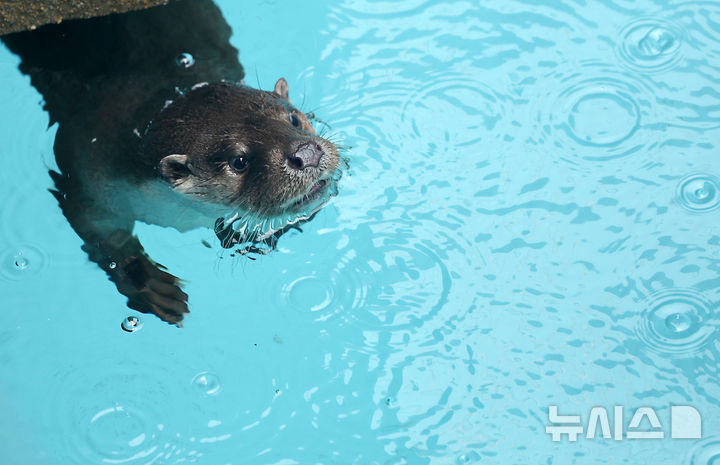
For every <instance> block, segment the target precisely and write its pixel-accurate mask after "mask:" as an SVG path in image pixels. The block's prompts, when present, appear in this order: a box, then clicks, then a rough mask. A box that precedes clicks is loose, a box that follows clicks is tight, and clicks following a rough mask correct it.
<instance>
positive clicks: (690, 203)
mask: <svg viewBox="0 0 720 465" xmlns="http://www.w3.org/2000/svg"><path fill="white" fill-rule="evenodd" d="M676 197H677V200H678V202H679V203H680V205H681V206H682V207H683V208H685V209H686V210H689V211H691V212H695V213H704V212H708V211H711V210H715V209H716V208H718V207H719V206H720V178H717V177H715V176H712V175H709V174H703V173H697V174H691V175H689V176H686V177H685V178H683V179H682V180H681V181H680V182H679V183H678V187H677V193H676Z"/></svg>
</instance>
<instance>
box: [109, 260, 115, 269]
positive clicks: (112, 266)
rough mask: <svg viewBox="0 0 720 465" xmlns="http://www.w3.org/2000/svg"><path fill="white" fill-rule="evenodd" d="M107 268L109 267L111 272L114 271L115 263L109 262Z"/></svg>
mask: <svg viewBox="0 0 720 465" xmlns="http://www.w3.org/2000/svg"><path fill="white" fill-rule="evenodd" d="M108 267H109V268H110V269H111V270H114V269H115V268H116V267H117V263H115V262H110V263H109V264H108Z"/></svg>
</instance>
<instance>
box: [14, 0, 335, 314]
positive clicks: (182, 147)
mask: <svg viewBox="0 0 720 465" xmlns="http://www.w3.org/2000/svg"><path fill="white" fill-rule="evenodd" d="M230 34H231V29H230V27H229V25H228V24H227V23H226V22H225V20H224V19H223V17H222V14H221V12H220V10H219V9H218V8H217V6H216V5H214V3H213V2H212V1H211V0H175V1H172V2H170V3H169V4H168V5H165V6H158V7H152V8H149V9H147V10H143V11H136V12H131V13H123V14H115V15H110V16H106V17H100V18H93V19H82V20H71V21H66V22H63V23H61V24H53V25H47V26H43V27H40V28H38V29H37V30H34V31H24V32H18V33H13V34H9V35H5V36H3V37H2V40H3V42H4V43H5V44H6V46H7V47H8V48H9V49H10V50H11V51H13V52H14V53H16V54H17V55H19V56H20V58H21V63H20V70H21V71H22V72H23V73H25V74H27V75H29V76H30V78H31V82H32V84H33V85H34V86H35V87H36V88H37V90H38V91H39V92H40V93H41V94H42V96H43V98H44V102H45V109H46V110H47V111H48V113H49V116H50V124H51V125H52V124H54V123H58V129H57V134H56V138H55V144H54V151H55V158H56V161H57V165H58V168H59V172H56V171H53V170H51V171H50V174H51V176H52V178H53V180H54V183H55V189H53V190H52V192H53V194H54V195H55V196H56V198H57V199H58V202H59V204H60V207H61V208H62V211H63V214H64V215H65V217H66V218H67V219H68V221H69V223H70V225H71V226H72V228H73V229H74V230H75V231H76V233H77V234H78V235H79V236H80V237H81V238H82V239H83V241H84V244H83V249H84V250H85V252H86V253H87V254H88V257H89V258H90V260H91V261H93V262H95V263H97V264H98V265H99V266H100V268H102V269H103V270H104V271H105V272H106V273H107V275H108V277H109V279H110V280H111V281H112V282H113V283H115V285H116V287H117V290H118V291H119V292H120V293H122V294H123V295H125V296H126V297H127V299H128V300H127V305H128V306H129V307H130V308H133V309H135V310H138V311H140V312H144V313H152V314H155V315H157V316H158V317H159V318H161V319H162V320H164V321H166V322H168V323H170V324H175V325H178V326H181V324H182V320H183V317H184V315H185V314H187V313H188V312H189V309H188V296H187V294H186V293H185V292H184V291H183V290H182V285H181V282H180V280H179V279H178V278H177V277H176V276H174V275H173V274H171V273H170V272H169V271H168V270H167V269H166V268H165V267H163V266H162V265H160V264H158V263H156V262H155V261H154V260H153V259H152V258H151V257H150V256H148V254H147V253H146V252H145V251H144V249H143V246H142V244H141V243H140V241H139V240H138V238H137V237H136V236H135V235H133V226H134V224H135V222H136V221H141V222H145V223H148V224H155V225H160V226H167V227H173V228H175V229H178V230H179V231H188V230H191V229H194V228H198V227H211V228H214V229H215V232H216V234H217V236H218V238H219V239H220V241H221V245H222V246H223V247H226V248H228V247H238V251H240V252H242V253H246V252H248V251H254V252H260V253H262V252H263V251H267V250H269V249H271V248H272V247H273V246H274V244H275V243H276V241H277V239H278V238H279V237H280V236H281V235H282V234H283V233H284V232H286V231H287V230H288V229H290V228H293V227H298V225H299V224H301V223H302V222H304V221H308V220H310V219H312V217H313V216H314V214H315V213H316V212H317V211H318V210H319V209H320V208H321V207H322V206H323V205H324V204H325V203H326V201H327V200H328V199H329V197H331V196H332V195H334V194H335V192H336V191H335V189H336V184H337V181H338V179H339V172H340V169H339V166H340V160H341V159H340V157H339V155H338V148H337V147H336V146H335V145H334V144H333V143H332V142H330V141H329V140H327V139H325V138H322V137H320V136H319V135H318V134H317V133H316V131H315V129H314V128H313V125H312V123H311V122H310V120H309V119H308V117H307V116H306V115H305V114H304V113H302V112H301V111H299V110H298V109H297V108H296V107H295V106H294V105H293V104H292V102H291V101H290V98H289V89H288V84H287V81H286V80H285V79H283V78H280V79H278V81H277V83H276V84H275V86H274V89H273V90H272V91H263V90H259V89H255V88H251V87H248V86H247V85H245V82H244V71H243V68H242V66H241V64H240V62H239V61H238V58H237V56H238V51H237V49H235V48H234V47H233V46H232V45H230V43H229V39H230ZM268 246H269V247H268Z"/></svg>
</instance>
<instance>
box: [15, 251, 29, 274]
mask: <svg viewBox="0 0 720 465" xmlns="http://www.w3.org/2000/svg"><path fill="white" fill-rule="evenodd" d="M14 259H15V261H14V263H15V268H17V269H18V270H26V269H27V268H28V267H29V266H30V262H29V261H28V259H27V258H25V257H24V256H23V254H22V252H20V253H18V254H17V255H15V257H14Z"/></svg>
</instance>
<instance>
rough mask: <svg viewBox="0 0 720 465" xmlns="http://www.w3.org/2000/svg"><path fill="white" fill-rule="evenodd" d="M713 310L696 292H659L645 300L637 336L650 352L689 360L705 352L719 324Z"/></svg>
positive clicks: (707, 301) (672, 290)
mask: <svg viewBox="0 0 720 465" xmlns="http://www.w3.org/2000/svg"><path fill="white" fill-rule="evenodd" d="M713 308H714V305H713V304H712V303H711V302H710V301H709V300H707V299H706V298H705V297H704V296H703V295H702V294H700V293H699V292H697V291H695V290H692V289H665V290H662V291H660V292H657V293H655V294H653V295H651V296H649V297H648V299H647V305H646V307H645V310H644V311H643V313H642V315H641V320H640V324H639V325H638V326H637V327H636V328H635V331H636V335H637V337H638V338H639V339H640V340H641V341H642V342H643V343H644V344H645V346H646V347H647V348H648V349H650V350H651V351H653V352H656V353H660V354H665V355H669V356H672V357H692V356H694V355H696V354H698V353H700V352H702V351H703V350H704V348H705V346H706V345H707V344H708V342H710V340H711V339H712V338H713V336H714V334H715V330H716V329H717V326H718V324H719V323H720V322H718V320H717V317H715V315H714V312H713Z"/></svg>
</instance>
